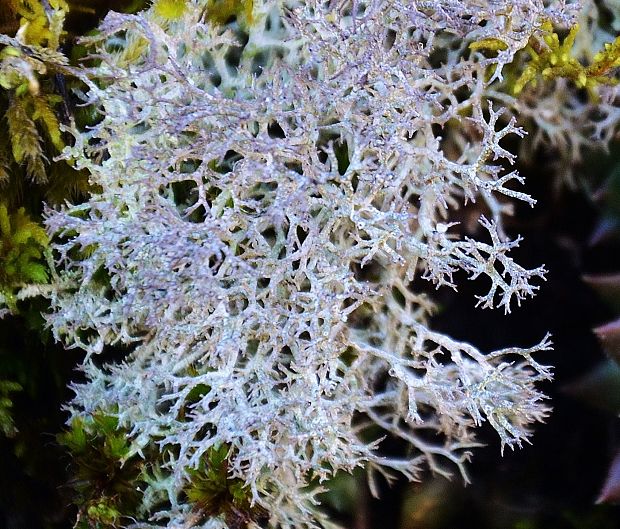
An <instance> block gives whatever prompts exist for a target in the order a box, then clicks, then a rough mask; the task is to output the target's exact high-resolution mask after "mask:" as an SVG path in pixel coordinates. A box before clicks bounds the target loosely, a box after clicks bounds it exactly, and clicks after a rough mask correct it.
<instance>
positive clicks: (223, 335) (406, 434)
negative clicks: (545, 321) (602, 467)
mask: <svg viewBox="0 0 620 529" xmlns="http://www.w3.org/2000/svg"><path fill="white" fill-rule="evenodd" d="M578 7H579V6H577V5H576V4H570V5H567V4H565V3H564V2H563V1H554V2H548V3H546V4H543V2H538V1H532V0H516V1H511V2H484V1H467V2H463V1H451V0H445V1H444V0H441V1H433V2H407V3H401V2H394V1H387V0H369V1H367V2H358V1H355V0H353V1H348V0H344V1H329V2H323V1H318V0H307V1H293V0H291V1H285V0H262V1H261V0H254V1H251V2H228V1H227V0H206V1H205V0H192V1H190V0H188V1H184V2H168V1H166V0H157V1H155V2H154V3H153V4H152V6H151V7H150V8H149V9H147V10H146V11H144V12H141V13H139V14H137V15H121V14H118V13H110V14H109V15H108V16H107V17H106V19H105V20H104V21H103V23H102V24H101V26H100V27H99V30H98V31H97V32H96V33H95V34H93V35H92V36H90V37H88V38H86V39H84V44H85V45H87V46H89V47H90V48H91V50H93V54H94V58H96V63H95V64H96V65H95V66H93V67H92V68H90V69H89V70H88V72H87V73H88V75H84V76H83V82H84V83H85V84H86V85H87V86H88V91H87V93H86V94H85V95H84V98H85V101H84V102H85V103H88V104H90V105H93V106H94V107H95V108H97V110H98V111H99V113H100V119H99V121H98V122H97V123H96V124H94V125H93V126H92V127H89V128H87V129H86V130H84V131H78V130H75V129H72V134H73V140H72V142H71V146H70V147H66V148H65V149H64V151H63V157H64V158H65V159H67V160H70V161H71V164H72V165H73V166H74V167H75V168H76V169H77V170H80V171H83V172H84V173H87V174H89V178H90V186H91V187H90V191H91V192H90V196H89V198H88V200H87V201H85V202H83V203H78V204H75V205H70V204H66V205H64V206H63V207H61V208H59V209H53V208H49V209H48V210H47V219H46V224H47V227H48V230H49V232H50V234H52V235H53V236H54V243H53V250H54V258H55V271H54V274H55V276H54V284H53V288H51V289H50V293H49V297H50V301H51V304H52V310H51V313H50V314H49V315H48V316H47V318H48V324H49V326H50V328H51V329H52V331H53V333H54V335H55V337H56V338H57V339H58V340H62V341H63V342H64V343H65V344H66V345H67V346H69V347H79V348H82V349H84V350H85V351H86V353H87V354H86V358H85V360H84V362H83V365H82V366H81V368H82V371H83V373H84V376H85V381H84V382H82V383H79V384H75V385H74V386H73V389H74V391H75V398H74V399H73V400H72V401H71V403H70V404H69V407H68V410H69V412H70V414H71V419H70V421H71V422H70V425H71V430H70V432H69V433H68V434H66V436H65V438H64V441H65V443H66V444H67V445H68V446H69V448H71V450H72V451H73V452H74V454H75V457H76V461H77V467H78V476H79V475H80V474H79V472H82V473H84V472H86V473H87V474H88V473H89V472H100V471H101V469H102V468H104V467H105V468H109V469H111V470H110V471H109V472H107V473H106V474H105V475H106V476H108V477H109V476H113V477H114V479H110V480H108V481H106V480H107V479H108V477H106V478H105V479H104V480H103V481H105V483H102V479H101V477H100V476H94V475H91V474H88V475H87V476H86V477H83V479H78V483H84V484H85V486H86V488H84V489H79V490H78V496H79V498H80V499H79V500H78V501H79V503H80V505H81V510H80V513H81V515H82V517H83V518H82V519H85V520H89V521H90V522H89V523H91V522H92V523H91V525H92V526H95V527H98V525H97V524H104V525H105V524H107V525H112V526H116V525H121V524H125V525H129V524H130V522H128V521H127V520H131V525H132V527H135V528H141V527H143V528H147V527H148V528H151V527H167V528H170V529H172V528H179V527H184V528H185V527H187V528H189V527H205V528H210V529H211V528H212V529H215V528H224V527H228V528H229V529H236V528H237V527H252V526H265V525H269V526H273V527H282V528H293V527H295V528H301V527H317V526H321V525H323V526H325V525H328V524H329V522H328V521H327V520H326V519H325V517H324V515H323V514H322V513H321V512H320V510H319V509H318V508H317V506H316V497H317V494H318V493H319V492H320V491H321V488H320V486H319V484H320V483H322V482H324V481H325V480H327V479H329V478H330V477H332V476H333V475H334V474H335V473H336V472H338V471H340V470H344V471H351V470H353V469H354V468H355V467H358V466H364V467H365V468H366V469H367V470H368V474H369V479H370V482H371V484H373V482H374V479H375V478H376V476H377V475H384V476H386V477H388V478H389V477H390V476H392V475H393V474H394V473H401V474H403V475H405V476H406V477H407V478H409V479H417V478H418V477H419V474H420V472H421V470H422V469H424V468H430V469H431V470H432V471H433V472H436V473H439V474H442V475H451V474H452V473H453V471H454V470H458V471H459V472H460V473H461V475H462V476H463V478H464V479H467V473H466V468H465V463H466V462H467V461H468V460H469V458H470V456H471V449H472V448H473V447H475V446H477V445H478V442H477V440H476V438H475V429H476V428H477V427H478V426H480V424H481V423H483V422H488V423H489V424H490V425H491V426H492V427H493V428H494V429H495V430H496V431H497V432H498V434H499V436H500V439H501V443H502V447H504V446H509V447H511V448H512V447H515V446H520V445H521V443H522V442H523V441H525V440H528V438H529V436H530V434H531V424H532V423H534V422H536V421H541V420H543V419H544V418H545V417H546V415H547V413H548V407H547V406H546V404H545V403H544V395H542V394H541V392H540V391H539V390H538V388H537V386H536V384H537V382H539V381H542V380H547V379H549V378H550V376H551V374H550V371H549V369H548V368H546V367H545V366H543V365H541V364H539V363H538V362H537V361H536V360H534V358H533V357H532V355H533V354H534V353H536V352H537V351H541V350H545V349H548V348H549V347H550V342H549V340H548V338H546V337H545V338H544V339H543V340H542V341H541V342H540V343H539V344H538V345H536V346H534V347H531V348H517V347H507V348H506V349H501V350H497V351H492V352H490V353H487V354H484V353H482V352H481V351H479V350H478V349H477V348H476V347H474V346H472V345H470V344H467V343H463V342H460V341H458V340H457V339H454V338H452V337H450V336H447V335H444V334H441V333H438V332H436V331H434V330H432V328H430V326H429V323H428V321H429V316H430V315H431V314H432V312H433V310H434V305H433V303H432V301H431V300H430V299H429V297H428V295H427V294H426V293H425V292H426V290H427V289H425V288H424V285H426V284H428V283H430V284H433V285H436V286H437V287H440V286H449V287H452V288H456V286H457V281H458V280H459V279H460V278H461V277H462V276H467V277H469V278H470V279H483V278H484V282H486V287H487V288H488V290H486V291H484V292H482V293H481V294H480V295H479V296H478V305H479V306H481V307H483V308H493V307H503V309H504V311H505V312H509V311H510V310H511V307H513V306H514V304H515V303H516V304H520V303H521V302H522V301H523V300H525V299H526V298H527V297H530V296H533V295H534V294H535V292H536V290H537V289H538V288H539V283H540V281H541V280H542V279H543V278H544V275H545V270H544V268H543V267H542V266H541V267H536V268H532V269H527V268H524V267H522V266H520V265H519V264H518V263H516V262H515V261H514V260H513V258H512V257H511V250H512V249H513V248H514V247H515V246H517V244H518V242H519V238H517V239H516V240H511V239H510V238H509V237H508V236H507V234H506V232H505V230H504V227H503V219H504V217H505V216H506V215H507V214H510V213H511V211H512V209H513V204H512V203H513V202H514V201H516V200H520V201H524V202H525V203H527V204H530V205H534V203H535V200H534V199H533V198H531V197H530V196H528V195H527V194H525V193H524V192H522V191H519V189H518V185H519V184H521V183H522V181H523V179H522V177H521V176H520V175H519V173H518V172H517V171H516V170H512V169H511V168H510V166H511V165H513V163H514V162H515V158H516V156H515V155H514V154H513V153H511V152H510V151H509V150H508V145H509V141H510V139H512V140H518V139H519V138H522V137H523V136H524V135H525V128H524V127H528V128H531V127H535V131H537V132H536V135H537V136H535V138H537V140H536V141H544V142H545V143H546V144H547V145H549V146H550V148H555V149H557V152H558V153H560V154H562V155H563V156H579V148H580V144H579V141H581V140H580V139H579V138H585V137H586V136H587V137H588V139H587V140H585V139H583V141H584V142H585V141H588V142H595V141H597V142H599V143H600V144H601V145H604V144H605V142H606V141H608V140H609V138H610V137H611V136H612V135H613V134H614V133H615V131H616V130H617V119H616V118H617V112H616V108H615V107H616V105H615V101H616V86H615V80H614V78H613V75H615V70H614V69H615V67H616V62H617V60H618V59H617V50H616V48H617V45H616V44H615V42H614V44H610V46H608V47H607V48H603V50H602V51H600V52H599V55H595V56H594V57H593V58H592V61H591V63H590V64H591V65H590V66H583V65H582V62H581V56H580V55H571V54H570V53H572V52H571V50H573V45H575V48H576V50H577V51H575V52H574V53H576V54H579V53H581V52H580V51H579V50H580V49H583V48H579V46H577V44H579V42H578V39H579V37H578V35H577V33H576V30H575V29H569V28H576V23H577V18H578ZM593 16H594V15H590V17H591V18H590V19H589V21H587V23H586V24H585V26H588V24H589V26H588V27H590V29H591V30H592V31H591V33H592V34H594V29H593V28H594V26H595V25H596V24H595V22H593V20H594V18H592V17H593ZM552 25H553V26H552ZM597 27H598V26H597ZM558 28H559V29H558ZM562 31H568V36H567V37H566V38H564V39H562V40H561V39H560V37H558V34H561V32H562ZM557 32H560V33H557ZM593 38H594V37H593ZM560 40H561V43H560ZM584 75H585V80H584V77H583V76H584ZM536 80H538V82H537V83H535V81H536ZM568 80H570V83H569V82H568ZM541 81H544V82H541ZM559 87H562V88H563V89H564V90H563V91H562V90H558V88H559ZM583 87H586V88H587V89H588V90H590V92H591V93H592V94H596V96H597V97H596V98H590V99H589V100H588V99H587V98H585V99H584V98H583V97H581V96H582V94H580V93H579V89H580V88H583ZM517 96H518V97H517ZM562 98H564V102H566V101H569V102H570V104H568V105H562V104H558V101H559V100H560V99H562ZM546 105H558V107H557V108H559V109H560V111H559V114H558V116H556V115H548V113H547V112H546ZM566 107H568V110H566ZM554 108H555V107H554ZM577 110H579V112H577ZM595 114H596V116H598V117H597V119H596V120H594V121H592V120H590V121H589V118H588V116H593V115H595ZM536 127H537V128H536ZM592 129H594V130H592ZM592 133H594V136H596V138H594V139H592V138H591V136H592V135H593V134H592ZM575 138H577V139H575ZM572 142H577V145H576V146H575V145H572ZM568 145H572V146H573V147H575V148H576V150H577V153H576V154H575V153H574V152H572V151H571V150H570V149H568V148H567V146H568ZM476 201H477V202H478V204H479V208H480V211H481V212H483V214H482V215H481V216H480V218H479V223H478V226H477V228H474V229H472V230H470V231H467V230H466V229H465V228H464V227H461V226H460V225H458V222H457V221H456V220H455V219H457V218H458V215H459V212H460V210H461V209H462V208H463V207H464V206H465V205H466V204H468V203H470V202H476ZM481 283H482V281H481ZM110 348H115V349H117V351H116V353H117V355H116V357H117V360H116V361H108V362H104V361H102V360H101V358H102V354H104V355H105V353H106V352H107V351H109V349H110ZM119 358H120V359H119ZM108 421H110V422H108ZM388 436H389V437H391V438H394V439H397V440H398V441H399V443H400V444H401V445H404V446H407V447H408V448H407V449H406V450H403V451H402V453H401V454H393V455H390V456H386V455H385V454H384V453H383V452H382V451H381V448H382V442H383V440H384V439H385V438H386V437H388ZM84 439H86V440H88V439H90V442H89V443H86V444H84V442H83V441H84ZM86 445H93V446H95V447H96V448H97V450H95V452H96V453H97V454H98V456H97V457H100V458H104V459H105V460H106V461H107V462H106V463H103V462H102V463H101V464H99V463H97V464H95V465H94V467H93V468H90V466H91V465H92V463H91V461H90V456H88V455H87V454H88V453H89V450H90V449H87V447H86ZM80 469H81V470H80ZM124 473H127V474H128V475H129V477H126V478H125V477H121V474H123V475H124ZM117 478H118V479H117ZM117 482H120V483H121V485H122V486H123V487H124V486H125V485H127V484H129V483H134V484H137V485H136V488H135V490H133V491H131V493H129V492H127V493H125V492H123V491H125V489H123V491H120V492H119V490H117V489H114V488H113V487H114V486H116V485H115V483H117ZM110 487H112V488H110ZM130 500H131V503H132V504H131V505H125V504H124V503H123V502H125V501H127V502H129V501H130Z"/></svg>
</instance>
